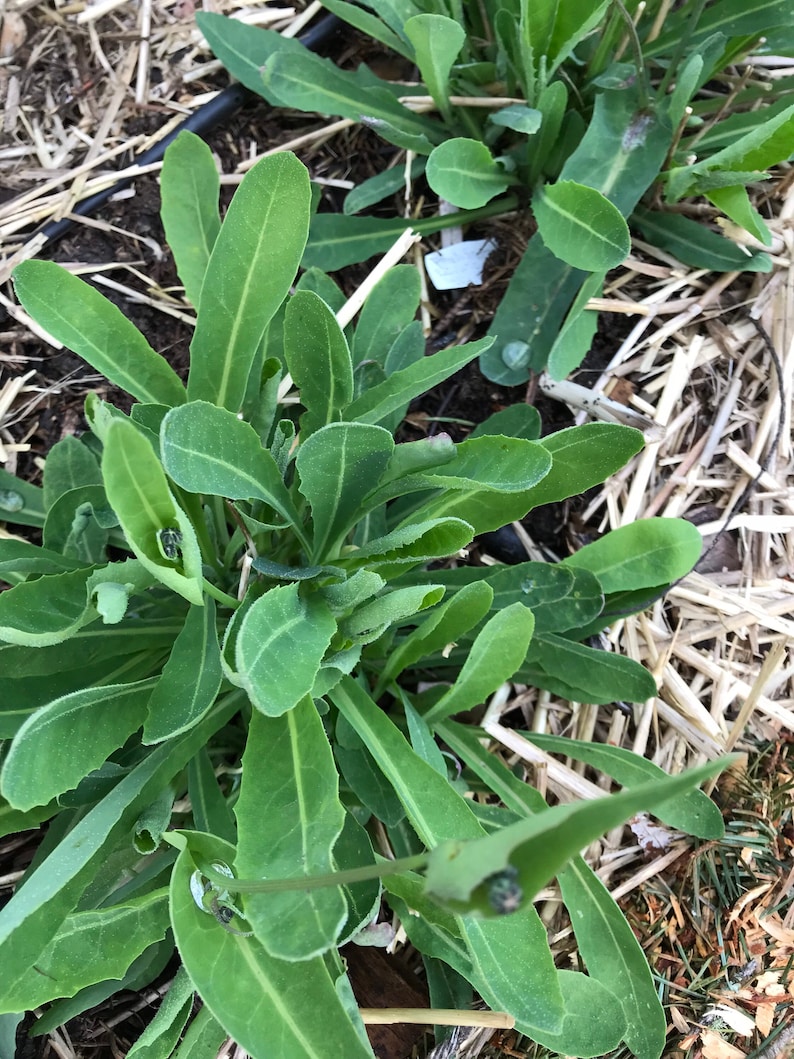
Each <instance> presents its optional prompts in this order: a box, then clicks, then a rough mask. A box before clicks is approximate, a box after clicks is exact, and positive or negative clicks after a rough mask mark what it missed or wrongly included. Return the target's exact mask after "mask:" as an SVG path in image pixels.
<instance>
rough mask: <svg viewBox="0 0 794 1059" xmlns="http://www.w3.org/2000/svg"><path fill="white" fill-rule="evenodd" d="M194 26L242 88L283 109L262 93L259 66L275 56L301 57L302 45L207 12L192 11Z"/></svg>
mask: <svg viewBox="0 0 794 1059" xmlns="http://www.w3.org/2000/svg"><path fill="white" fill-rule="evenodd" d="M196 25H197V26H198V28H199V29H200V30H201V32H202V33H203V34H204V37H205V38H206V40H207V43H208V44H209V46H210V48H212V50H213V52H214V53H215V55H216V56H217V57H218V58H219V59H220V60H221V62H222V63H223V65H224V66H225V67H226V69H227V70H228V71H229V73H230V74H232V75H233V76H234V77H236V78H237V80H238V81H241V82H242V83H243V84H244V85H245V87H246V88H248V89H250V90H251V91H252V92H254V93H256V94H257V95H259V96H264V97H265V99H267V100H268V102H269V103H275V104H276V105H277V106H287V105H288V104H287V103H285V101H284V100H282V99H277V98H275V97H274V96H272V95H271V94H270V93H268V92H266V91H265V86H264V84H263V82H262V67H263V66H264V65H265V64H266V63H267V62H268V61H269V60H270V59H271V58H272V56H273V55H275V54H276V53H277V52H281V53H283V54H285V55H289V56H295V55H303V54H304V53H305V51H306V46H305V45H304V44H301V42H300V41H299V40H296V39H295V38H293V37H285V36H283V35H282V34H281V33H276V32H275V30H272V29H262V28H261V27H260V26H252V25H250V24H249V23H247V22H241V21H239V20H238V19H236V18H227V17H225V16H224V15H216V14H214V13H212V12H210V11H197V12H196Z"/></svg>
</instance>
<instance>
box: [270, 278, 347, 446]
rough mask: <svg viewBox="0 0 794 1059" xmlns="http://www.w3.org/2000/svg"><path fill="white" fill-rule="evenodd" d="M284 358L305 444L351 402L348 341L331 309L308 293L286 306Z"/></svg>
mask: <svg viewBox="0 0 794 1059" xmlns="http://www.w3.org/2000/svg"><path fill="white" fill-rule="evenodd" d="M284 359H285V361H286V363H287V368H288V369H289V371H290V374H291V375H292V378H293V380H294V382H295V384H296V385H297V386H298V388H299V389H300V397H301V403H302V404H303V406H304V407H305V409H306V412H305V413H304V414H303V415H302V416H301V421H300V424H301V431H302V434H303V438H304V440H305V438H306V437H308V436H309V434H313V433H314V431H315V430H319V429H320V427H324V426H325V425H326V424H327V423H333V422H335V421H336V420H339V419H341V418H342V411H343V409H344V408H346V407H347V405H349V404H350V402H351V401H352V400H353V365H352V361H351V357H350V350H349V349H348V346H347V341H346V339H345V336H344V334H343V332H342V329H341V327H340V326H339V324H338V323H337V322H336V317H335V316H334V314H333V312H332V310H331V309H330V308H329V307H328V306H327V305H326V303H325V302H324V301H323V300H322V298H320V297H318V295H316V294H314V293H312V292H311V291H298V292H297V293H296V294H295V295H293V297H292V298H290V300H289V301H288V302H287V312H286V316H285V318H284Z"/></svg>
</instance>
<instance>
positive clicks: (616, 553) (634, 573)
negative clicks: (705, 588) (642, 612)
mask: <svg viewBox="0 0 794 1059" xmlns="http://www.w3.org/2000/svg"><path fill="white" fill-rule="evenodd" d="M702 546H703V538H702V537H701V535H700V533H699V531H698V530H697V528H696V527H695V526H693V525H692V523H691V522H687V521H686V520H685V519H668V518H647V519H640V521H639V522H632V523H631V525H629V526H621V527H620V528H618V529H616V530H612V532H611V533H607V534H605V535H604V536H603V537H601V538H600V539H599V540H597V541H593V542H592V544H587V545H585V547H584V548H580V549H579V551H578V552H575V553H574V554H573V555H571V556H568V557H567V558H566V559H564V560H563V565H565V566H575V567H579V568H582V569H585V570H589V571H590V572H591V573H593V574H595V575H596V577H597V578H598V580H599V582H600V583H601V587H602V588H603V590H604V592H605V593H611V592H623V591H626V590H627V589H635V588H646V587H648V586H654V585H663V584H666V583H667V582H668V581H675V580H676V579H677V578H679V577H683V576H684V574H687V573H689V571H690V570H691V569H692V567H693V566H694V565H695V563H696V562H697V560H698V558H699V556H700V551H701V548H702Z"/></svg>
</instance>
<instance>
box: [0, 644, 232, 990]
mask: <svg viewBox="0 0 794 1059" xmlns="http://www.w3.org/2000/svg"><path fill="white" fill-rule="evenodd" d="M103 632H104V633H105V634H106V633H107V630H103ZM241 699H242V696H241V695H240V693H239V692H236V693H233V694H231V695H228V696H227V697H226V698H225V699H224V700H223V701H221V702H219V703H218V705H217V707H216V708H215V709H214V710H213V711H212V712H211V713H210V714H209V715H208V716H207V717H206V718H205V719H204V720H203V721H202V722H201V723H200V724H199V725H197V726H196V727H195V728H193V729H191V731H190V732H188V733H186V735H184V736H180V737H178V738H177V739H175V740H171V741H170V742H168V743H165V744H163V745H162V746H158V747H155V749H154V750H153V751H152V752H151V753H150V754H149V755H148V757H146V758H145V759H144V760H143V761H142V762H141V764H139V765H136V766H135V767H134V768H133V769H132V771H131V772H129V773H128V775H127V776H125V777H124V778H123V779H122V780H121V781H120V782H119V783H118V784H117V785H116V786H115V787H114V788H113V789H112V790H111V792H110V793H109V794H107V795H106V796H105V797H104V798H103V799H102V800H101V801H100V802H99V803H98V804H97V805H95V806H94V807H93V808H92V809H90V810H89V811H88V812H87V813H86V814H85V815H84V816H83V817H82V818H81V819H80V820H79V821H78V822H77V823H76V824H75V825H74V827H73V828H72V829H71V830H70V831H69V833H68V835H66V837H65V838H63V839H62V840H61V842H60V844H59V845H58V847H57V848H56V849H54V850H52V851H51V852H50V853H49V854H48V855H47V856H46V857H44V858H43V859H42V860H41V861H40V863H38V864H37V866H36V867H35V869H33V870H32V871H31V872H30V873H29V874H28V876H27V877H26V879H25V885H24V886H22V887H20V888H19V889H18V890H17V892H16V893H15V894H14V896H13V897H12V898H11V900H10V901H9V902H8V903H7V904H6V905H5V907H4V908H2V909H0V945H2V947H3V973H4V975H5V979H4V980H5V981H9V982H13V981H15V980H16V979H17V978H19V977H21V976H22V975H23V974H24V973H26V972H27V970H28V969H29V968H30V966H31V964H33V963H34V962H35V960H36V958H37V957H38V956H39V955H40V954H41V953H42V952H43V950H44V949H45V948H46V946H47V945H49V944H50V943H51V941H52V938H53V935H54V933H55V932H56V931H57V930H58V929H59V928H60V926H61V924H62V923H63V922H64V920H65V919H66V917H67V916H68V915H69V913H70V912H72V910H73V909H74V908H75V906H76V905H77V903H78V901H79V899H80V895H81V894H82V893H83V891H84V890H85V889H86V887H87V886H88V885H89V884H90V883H91V881H92V879H93V878H94V876H95V875H96V872H97V870H98V869H99V867H100V865H101V864H102V863H103V862H104V861H106V860H107V858H108V856H109V855H110V854H111V853H112V851H113V850H115V848H116V846H117V844H118V843H119V842H120V841H122V840H123V841H125V842H127V841H128V840H129V834H130V830H131V828H132V826H133V824H134V822H135V820H136V819H137V817H138V815H139V814H140V812H141V810H142V809H143V808H144V807H145V806H146V805H148V804H149V803H150V802H151V801H152V799H153V798H156V797H157V795H158V794H159V793H160V791H161V790H162V789H163V787H164V786H166V785H167V784H168V783H170V781H171V780H172V779H173V777H174V776H176V775H177V774H178V773H179V772H180V771H181V770H182V769H183V768H184V767H185V765H186V764H187V762H188V761H189V760H190V758H191V757H193V755H194V754H195V753H196V752H197V750H198V749H199V748H200V747H202V746H203V745H204V744H205V743H206V742H207V740H208V739H209V738H210V736H211V735H213V733H214V732H215V731H217V729H218V728H220V727H221V726H222V725H224V724H225V723H226V722H227V721H228V720H229V718H230V717H231V716H232V714H233V713H235V712H236V711H237V710H239V708H240V705H241Z"/></svg>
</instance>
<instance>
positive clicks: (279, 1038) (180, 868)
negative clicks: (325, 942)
mask: <svg viewBox="0 0 794 1059" xmlns="http://www.w3.org/2000/svg"><path fill="white" fill-rule="evenodd" d="M189 834H190V845H191V848H192V849H194V850H196V851H197V852H199V853H201V854H202V855H203V857H204V858H206V860H207V862H212V861H219V862H222V863H226V864H229V863H231V862H232V861H233V859H234V847H233V846H230V845H228V844H227V843H225V842H221V841H220V840H218V839H211V838H210V837H209V836H206V835H201V834H197V833H195V832H194V833H189ZM193 871H194V863H193V859H192V857H191V854H190V852H189V851H188V850H187V849H184V850H182V852H181V853H180V854H179V857H178V858H177V862H176V865H175V866H174V871H173V874H172V876H171V917H172V922H173V927H174V934H175V936H176V943H177V946H178V948H179V952H180V955H181V956H182V960H183V961H184V964H185V967H186V969H187V972H188V974H189V975H190V978H191V980H192V982H193V984H194V985H195V987H196V989H197V990H198V992H199V995H200V996H201V998H202V1000H203V1001H204V1003H205V1004H206V1006H207V1007H208V1008H209V1010H210V1011H211V1012H212V1014H213V1016H214V1017H215V1018H216V1019H217V1020H218V1022H220V1023H221V1025H222V1026H223V1027H224V1029H225V1030H226V1031H227V1033H229V1034H231V1036H232V1037H233V1038H234V1040H235V1041H236V1042H237V1043H238V1044H240V1045H241V1047H243V1048H244V1049H245V1050H246V1052H248V1054H249V1055H250V1056H252V1059H272V1057H273V1056H274V1055H277V1056H278V1057H279V1059H328V1057H329V1056H332V1055H333V1056H345V1059H372V1054H373V1053H372V1050H371V1049H370V1048H368V1047H367V1046H366V1045H364V1043H363V1042H362V1041H361V1039H360V1037H359V1036H358V1033H357V1032H356V1029H355V1027H354V1026H353V1024H352V1022H351V1021H350V1019H349V1017H348V1015H347V1013H346V1011H345V1010H344V1007H343V1006H342V1004H341V1002H340V1000H339V998H338V996H337V993H336V990H335V988H334V983H333V980H332V978H331V976H330V974H329V972H328V970H327V968H326V966H325V963H324V961H323V958H322V957H321V956H317V957H315V958H314V959H312V960H304V961H303V962H302V963H288V962H286V961H285V960H278V959H275V958H274V957H272V956H269V955H268V953H267V951H266V950H265V949H264V947H263V946H262V945H261V944H260V943H259V942H258V941H257V940H256V938H242V937H238V936H235V935H233V934H229V933H228V932H227V931H225V930H224V929H223V927H222V926H221V924H220V923H218V922H217V921H216V920H215V918H214V916H211V915H207V914H206V913H205V912H203V911H202V910H200V909H199V908H198V907H197V906H196V903H195V901H194V900H193V895H192V894H191V891H190V878H191V875H192V874H193Z"/></svg>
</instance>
